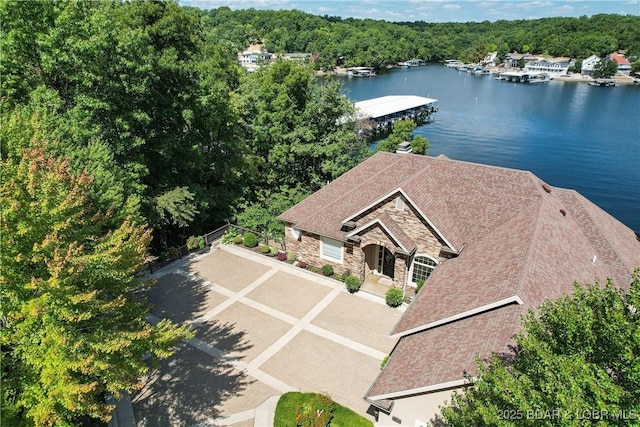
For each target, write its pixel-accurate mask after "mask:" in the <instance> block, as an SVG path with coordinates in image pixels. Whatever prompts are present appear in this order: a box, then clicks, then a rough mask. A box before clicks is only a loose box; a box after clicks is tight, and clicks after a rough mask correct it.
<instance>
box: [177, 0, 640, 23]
mask: <svg viewBox="0 0 640 427" xmlns="http://www.w3.org/2000/svg"><path fill="white" fill-rule="evenodd" d="M179 2H180V4H182V5H185V6H187V5H188V6H194V7H199V8H201V9H216V8H219V7H221V6H228V7H229V8H231V9H232V10H238V9H249V8H254V9H271V10H287V9H297V10H302V11H304V12H307V13H310V14H313V15H329V16H340V17H342V18H349V17H353V18H371V19H383V20H385V21H425V22H469V21H476V22H482V21H498V20H502V19H505V20H516V19H538V18H547V17H555V16H568V17H578V16H585V15H586V16H591V15H595V14H598V13H617V14H619V15H640V0H604V1H593V0H547V1H545V0H324V1H317V0H179Z"/></svg>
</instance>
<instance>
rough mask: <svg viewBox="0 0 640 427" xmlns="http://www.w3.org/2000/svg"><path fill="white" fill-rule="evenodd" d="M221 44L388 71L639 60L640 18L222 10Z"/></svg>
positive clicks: (214, 15)
mask: <svg viewBox="0 0 640 427" xmlns="http://www.w3.org/2000/svg"><path fill="white" fill-rule="evenodd" d="M204 22H205V25H206V26H208V27H213V31H214V33H215V34H216V35H217V37H218V38H219V39H221V40H226V41H227V42H228V43H229V44H230V45H232V46H234V48H235V49H237V50H242V49H244V48H245V47H246V46H248V45H249V44H251V43H258V42H264V44H265V48H266V49H267V50H268V51H270V52H275V53H280V52H308V53H312V54H314V55H315V56H316V57H317V62H315V66H316V67H317V68H320V67H322V68H325V69H326V68H331V67H333V66H334V65H335V63H336V59H337V58H340V57H343V58H344V61H345V65H348V66H372V67H378V68H380V67H382V66H384V65H386V64H395V63H397V62H399V61H406V60H407V59H410V58H421V59H424V60H426V61H441V60H444V59H451V58H456V59H461V60H464V61H466V62H476V61H479V60H480V59H482V58H484V56H485V55H486V53H487V52H493V51H498V56H499V57H500V58H502V57H504V55H505V54H506V53H508V52H513V51H517V52H521V53H533V54H547V55H551V56H567V57H571V58H574V59H577V60H581V59H584V58H587V57H588V56H590V55H592V54H595V55H599V56H601V57H602V56H604V55H608V54H609V53H611V52H614V51H616V50H618V49H624V50H627V52H628V55H629V56H631V57H634V58H635V59H637V58H638V56H640V16H632V15H628V16H619V15H594V16H591V17H586V16H582V17H580V18H544V19H536V20H518V21H496V22H488V21H485V22H478V23H476V22H467V23H426V22H399V23H391V22H386V21H380V20H372V19H353V18H346V19H342V18H339V17H329V16H324V17H319V16H313V15H309V14H306V13H304V12H301V11H263V10H254V9H249V10H239V11H232V10H231V9H229V8H227V7H221V8H219V9H214V10H211V11H209V12H208V13H207V14H206V15H205V19H204Z"/></svg>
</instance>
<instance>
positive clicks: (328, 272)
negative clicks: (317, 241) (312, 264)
mask: <svg viewBox="0 0 640 427" xmlns="http://www.w3.org/2000/svg"><path fill="white" fill-rule="evenodd" d="M322 274H324V275H325V276H333V266H332V265H331V264H325V265H323V266H322Z"/></svg>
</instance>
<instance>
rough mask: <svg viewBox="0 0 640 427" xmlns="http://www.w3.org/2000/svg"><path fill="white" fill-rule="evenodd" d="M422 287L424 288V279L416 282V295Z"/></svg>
mask: <svg viewBox="0 0 640 427" xmlns="http://www.w3.org/2000/svg"><path fill="white" fill-rule="evenodd" d="M422 286H424V279H420V280H418V281H417V282H416V294H417V293H418V292H420V289H422Z"/></svg>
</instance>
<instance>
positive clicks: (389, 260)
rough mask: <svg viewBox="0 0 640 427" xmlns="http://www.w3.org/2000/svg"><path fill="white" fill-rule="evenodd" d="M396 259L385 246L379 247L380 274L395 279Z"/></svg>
mask: <svg viewBox="0 0 640 427" xmlns="http://www.w3.org/2000/svg"><path fill="white" fill-rule="evenodd" d="M395 267H396V257H394V256H393V254H392V253H391V251H390V250H389V249H387V248H385V247H384V246H378V273H381V274H384V275H385V276H387V277H390V278H392V279H393V276H394V271H395Z"/></svg>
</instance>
